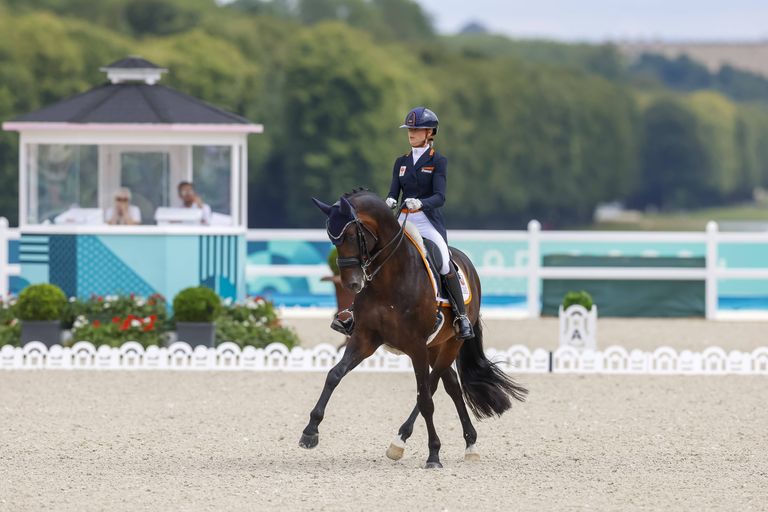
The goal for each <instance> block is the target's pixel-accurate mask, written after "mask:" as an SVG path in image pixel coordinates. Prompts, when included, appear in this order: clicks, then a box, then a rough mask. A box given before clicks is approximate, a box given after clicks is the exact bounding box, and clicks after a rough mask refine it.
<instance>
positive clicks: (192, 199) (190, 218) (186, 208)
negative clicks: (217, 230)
mask: <svg viewBox="0 0 768 512" xmlns="http://www.w3.org/2000/svg"><path fill="white" fill-rule="evenodd" d="M178 193H179V199H181V205H182V206H181V208H162V207H161V208H158V209H157V212H155V220H156V221H157V223H158V224H161V225H162V224H188V225H189V224H193V225H195V224H202V225H205V226H210V225H211V217H212V213H211V207H210V206H208V205H207V204H206V203H204V202H203V199H202V198H201V197H200V196H199V195H197V192H196V191H195V187H194V185H193V184H192V183H191V182H189V181H182V182H181V183H179V186H178Z"/></svg>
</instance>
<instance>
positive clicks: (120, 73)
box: [100, 55, 168, 85]
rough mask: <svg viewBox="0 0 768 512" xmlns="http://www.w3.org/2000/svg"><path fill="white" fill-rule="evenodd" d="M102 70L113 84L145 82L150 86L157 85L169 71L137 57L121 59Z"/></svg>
mask: <svg viewBox="0 0 768 512" xmlns="http://www.w3.org/2000/svg"><path fill="white" fill-rule="evenodd" d="M100 70H101V71H104V72H106V73H107V78H108V79H109V81H110V82H111V83H113V84H120V83H124V82H144V83H145V84H149V85H154V84H156V83H157V82H158V81H160V77H161V76H162V74H163V73H165V72H167V71H168V70H167V69H165V68H161V67H160V66H158V65H156V64H153V63H151V62H149V61H148V60H146V59H143V58H141V57H139V56H137V55H130V56H128V57H126V58H124V59H120V60H118V61H116V62H113V63H112V64H110V65H108V66H104V67H103V68H100Z"/></svg>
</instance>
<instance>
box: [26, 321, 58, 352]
mask: <svg viewBox="0 0 768 512" xmlns="http://www.w3.org/2000/svg"><path fill="white" fill-rule="evenodd" d="M30 341H42V342H43V343H45V346H46V347H52V346H53V345H61V322H60V321H58V320H42V321H33V320H24V321H22V322H21V344H22V345H24V344H26V343H29V342H30Z"/></svg>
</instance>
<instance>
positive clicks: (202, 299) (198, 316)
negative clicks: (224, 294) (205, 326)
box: [173, 286, 221, 322]
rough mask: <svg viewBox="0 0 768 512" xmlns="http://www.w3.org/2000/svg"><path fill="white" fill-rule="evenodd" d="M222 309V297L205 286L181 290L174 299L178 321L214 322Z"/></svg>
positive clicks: (175, 317)
mask: <svg viewBox="0 0 768 512" xmlns="http://www.w3.org/2000/svg"><path fill="white" fill-rule="evenodd" d="M220 311H221V298H219V296H218V295H217V294H216V292H214V291H213V290H211V289H210V288H206V287H205V286H193V287H191V288H185V289H183V290H181V291H180V292H179V293H178V294H177V295H176V297H174V299H173V316H174V320H175V321H176V322H213V321H214V320H215V319H216V317H217V316H218V315H219V312H220Z"/></svg>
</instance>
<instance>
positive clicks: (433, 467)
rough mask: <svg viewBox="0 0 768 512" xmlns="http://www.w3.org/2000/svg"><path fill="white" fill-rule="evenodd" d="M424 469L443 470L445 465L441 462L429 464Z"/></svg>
mask: <svg viewBox="0 0 768 512" xmlns="http://www.w3.org/2000/svg"><path fill="white" fill-rule="evenodd" d="M424 469H443V465H442V464H440V463H439V462H427V465H426V466H424Z"/></svg>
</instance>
